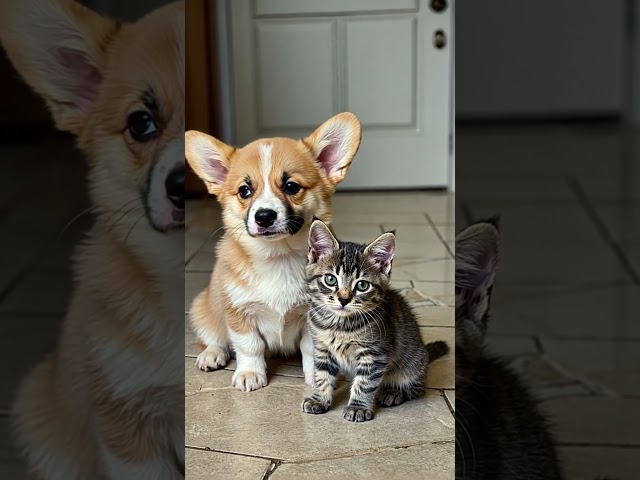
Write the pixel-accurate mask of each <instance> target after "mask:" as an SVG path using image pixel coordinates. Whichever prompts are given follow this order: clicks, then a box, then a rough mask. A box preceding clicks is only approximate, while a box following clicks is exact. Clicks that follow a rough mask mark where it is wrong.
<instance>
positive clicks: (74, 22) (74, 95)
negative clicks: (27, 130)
mask: <svg viewBox="0 0 640 480" xmlns="http://www.w3.org/2000/svg"><path fill="white" fill-rule="evenodd" d="M36 3H37V4H38V5H36ZM183 8H184V7H183V3H182V2H177V3H174V4H170V5H168V6H166V7H164V8H161V9H159V10H156V11H155V12H153V13H151V14H150V15H148V16H146V17H144V18H142V19H141V20H139V21H138V22H136V23H133V24H128V25H121V24H119V23H117V22H116V21H114V20H111V19H109V18H105V17H102V16H100V15H98V14H96V13H94V12H92V11H90V10H88V9H86V8H84V7H82V6H81V5H79V4H77V3H75V2H40V1H39V0H38V1H37V2H36V1H34V0H26V1H21V2H14V3H13V4H12V6H11V10H10V16H11V17H13V19H14V20H15V21H13V22H10V23H7V24H6V27H7V28H5V29H4V30H5V32H4V33H3V34H2V40H3V44H4V46H5V48H6V49H7V53H8V54H9V57H10V58H11V60H12V61H13V63H14V64H15V65H16V68H17V69H18V71H19V72H20V73H21V75H22V76H23V78H24V79H25V80H26V81H27V83H29V84H30V85H31V86H32V87H33V88H34V89H35V90H36V92H38V93H39V94H41V95H42V97H43V98H44V99H45V101H46V102H47V104H48V106H49V108H50V110H51V112H52V114H53V116H54V119H55V121H56V124H57V126H58V127H59V128H60V129H62V130H67V131H70V132H72V133H73V134H75V135H76V136H77V137H78V145H79V146H80V148H81V149H82V150H83V151H84V152H85V153H86V154H87V156H88V158H89V161H90V164H91V174H90V183H91V194H92V198H93V201H94V204H95V207H96V209H97V211H98V213H99V214H100V215H104V216H103V218H104V219H105V220H106V221H107V223H108V226H109V228H110V230H111V231H113V232H115V233H116V235H118V236H119V237H121V238H124V237H126V238H127V239H128V240H129V241H133V242H136V241H138V242H140V241H141V240H142V241H144V240H145V239H146V237H147V236H149V235H155V234H157V232H170V231H175V230H180V229H182V228H183V227H184V153H183V152H184V140H183V132H184V114H183V112H184V11H183ZM8 11H9V10H8ZM0 13H4V12H0ZM25 19H29V20H30V21H31V24H29V25H28V29H27V28H26V26H24V25H21V24H20V21H21V20H22V22H23V23H24V21H25ZM2 26H3V27H4V26H5V25H2ZM25 31H29V32H30V35H25V34H24V32H25ZM31 32H33V34H31ZM143 219H146V221H143Z"/></svg>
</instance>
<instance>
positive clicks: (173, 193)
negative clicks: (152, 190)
mask: <svg viewBox="0 0 640 480" xmlns="http://www.w3.org/2000/svg"><path fill="white" fill-rule="evenodd" d="M164 188H165V190H166V191H167V198H168V199H169V200H171V203H173V204H174V205H175V206H176V207H177V208H184V168H182V167H181V168H177V169H176V170H174V171H172V172H171V173H170V174H169V175H168V176H167V179H166V180H165V181H164Z"/></svg>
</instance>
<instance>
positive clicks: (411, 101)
mask: <svg viewBox="0 0 640 480" xmlns="http://www.w3.org/2000/svg"><path fill="white" fill-rule="evenodd" d="M230 3H231V17H232V28H231V30H232V33H231V40H232V51H233V55H232V56H233V73H234V87H235V112H234V113H235V119H236V122H235V126H236V139H235V140H236V143H237V144H239V145H243V144H245V143H247V142H250V141H252V140H254V139H256V138H260V137H267V136H287V137H293V138H301V137H303V136H306V135H308V134H309V133H311V132H312V131H313V130H314V129H315V128H316V127H317V126H319V125H320V124H321V123H322V122H323V121H324V120H326V119H328V118H329V117H331V116H333V115H334V114H336V113H339V112H342V111H351V112H353V113H355V114H356V115H357V116H358V117H359V118H360V121H361V122H362V126H363V136H362V143H361V145H360V150H359V152H358V155H357V156H356V159H355V161H354V163H353V164H352V167H351V170H350V171H349V174H348V175H347V177H346V180H345V181H344V182H343V184H342V185H341V187H342V188H343V189H345V188H346V189H368V188H380V187H382V188H385V187H386V188H424V187H446V186H448V185H450V178H449V174H450V171H449V170H450V157H451V153H450V149H451V142H452V140H451V139H450V134H451V80H452V77H451V68H452V38H451V36H452V34H451V24H452V21H451V19H452V14H451V10H452V8H451V3H452V1H451V0H450V1H449V2H446V1H443V0H440V1H432V0H323V1H317V0H255V1H251V0H233V1H232V2H230ZM432 4H435V5H436V6H441V7H444V8H443V9H442V10H441V11H439V12H436V11H435V10H440V9H438V8H435V10H434V7H432ZM437 31H440V32H441V33H442V34H443V35H444V40H445V41H444V45H443V46H442V45H441V46H440V48H439V47H436V46H435V44H436V43H437V42H435V41H434V38H435V37H436V36H438V38H442V36H441V35H436V32H437Z"/></svg>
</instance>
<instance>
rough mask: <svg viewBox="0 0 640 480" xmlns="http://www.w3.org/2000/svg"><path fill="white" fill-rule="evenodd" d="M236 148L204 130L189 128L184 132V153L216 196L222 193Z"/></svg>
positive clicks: (197, 173)
mask: <svg viewBox="0 0 640 480" xmlns="http://www.w3.org/2000/svg"><path fill="white" fill-rule="evenodd" d="M235 150H236V149H235V148H234V147H230V146H229V145H226V144H225V143H223V142H221V141H220V140H218V139H216V138H213V137H212V136H210V135H207V134H205V133H202V132H197V131H195V130H189V131H188V132H185V134H184V154H185V157H186V159H187V161H188V162H189V165H191V168H193V171H194V172H195V173H196V175H198V176H199V177H200V178H201V179H202V180H203V181H204V183H205V185H206V186H207V190H209V193H213V194H214V195H216V196H217V195H219V194H220V190H222V185H223V184H224V182H225V180H226V179H227V174H228V173H229V164H230V160H231V156H232V155H233V153H234V152H235Z"/></svg>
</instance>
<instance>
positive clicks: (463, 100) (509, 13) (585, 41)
mask: <svg viewBox="0 0 640 480" xmlns="http://www.w3.org/2000/svg"><path fill="white" fill-rule="evenodd" d="M624 13H625V0H561V1H558V0H536V1H535V2H533V1H528V0H483V1H481V2H480V1H465V2H458V3H457V4H456V35H457V36H456V64H457V71H456V77H457V78H456V81H457V84H456V95H457V96H456V107H457V116H458V118H459V119H462V118H487V117H530V116H542V117H545V116H574V115H601V114H607V115H608V114H621V113H622V109H623V104H624V97H623V93H624V92H623V78H622V72H623V61H624V53H623V44H624V32H625V18H624ZM533 58H535V61H532V59H533ZM523 92H525V93H524V94H523Z"/></svg>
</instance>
